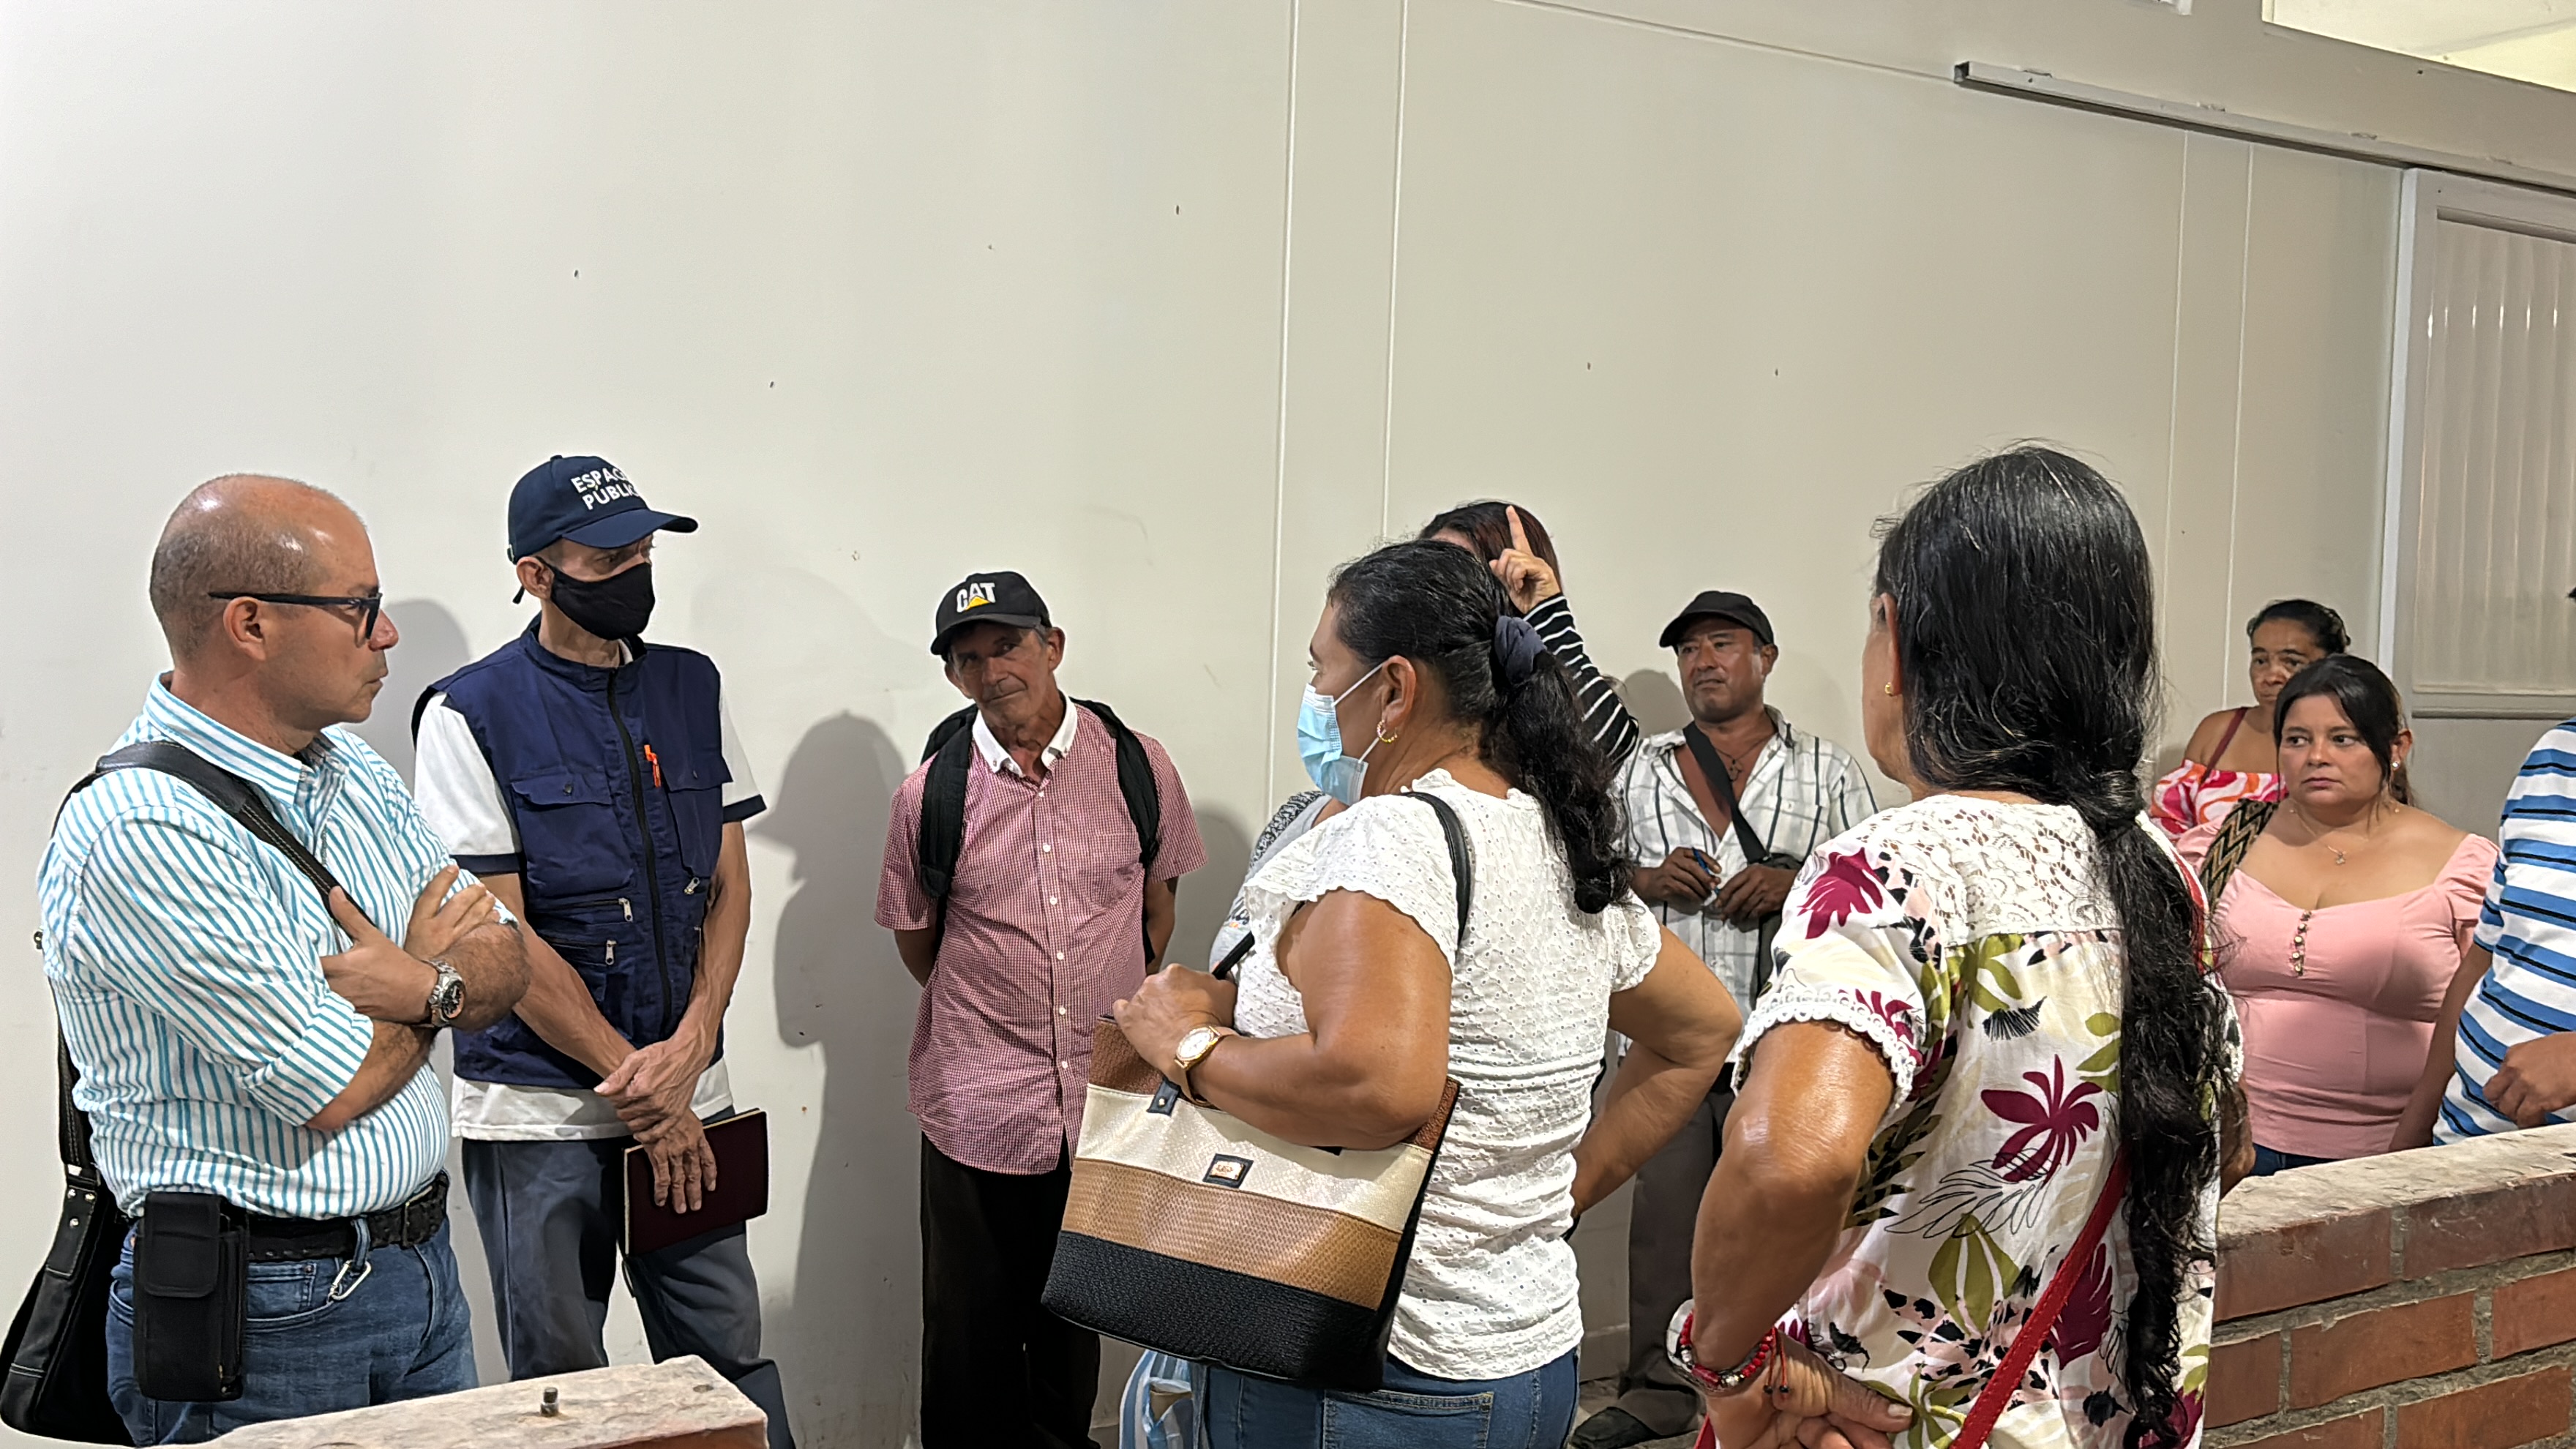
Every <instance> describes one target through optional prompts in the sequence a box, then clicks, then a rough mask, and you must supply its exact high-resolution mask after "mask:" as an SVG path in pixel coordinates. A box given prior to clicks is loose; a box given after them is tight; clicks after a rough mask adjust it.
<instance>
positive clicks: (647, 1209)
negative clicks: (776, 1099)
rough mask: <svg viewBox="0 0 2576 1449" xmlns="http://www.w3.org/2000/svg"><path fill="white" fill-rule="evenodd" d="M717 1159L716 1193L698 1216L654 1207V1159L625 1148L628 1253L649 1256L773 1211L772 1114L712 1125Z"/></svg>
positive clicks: (709, 1137)
mask: <svg viewBox="0 0 2576 1449" xmlns="http://www.w3.org/2000/svg"><path fill="white" fill-rule="evenodd" d="M707 1145H708V1146H709V1147H711V1148H713V1149H715V1154H716V1190H715V1191H713V1192H711V1193H708V1194H707V1195H706V1196H705V1198H704V1199H703V1200H702V1201H701V1203H700V1204H699V1207H698V1210H697V1211H696V1212H693V1213H675V1212H673V1211H671V1210H670V1209H669V1208H667V1207H656V1206H654V1205H653V1160H652V1159H651V1158H650V1157H648V1156H646V1155H645V1152H644V1149H643V1148H641V1147H629V1148H627V1149H626V1232H625V1240H626V1252H627V1254H628V1255H629V1256H630V1257H631V1256H633V1255H634V1254H637V1253H650V1252H652V1251H654V1250H655V1249H657V1248H667V1247H669V1246H671V1245H672V1244H673V1243H685V1242H687V1241H688V1240H689V1239H691V1238H695V1237H702V1236H704V1235H706V1234H708V1233H712V1232H714V1231H716V1230H717V1229H719V1228H729V1227H732V1226H733V1225H734V1224H736V1223H747V1222H749V1221H751V1220H752V1219H753V1218H756V1217H759V1216H760V1215H761V1214H762V1213H765V1212H767V1211H769V1114H768V1113H766V1112H763V1111H761V1110H759V1109H758V1108H753V1109H752V1110H751V1111H748V1112H738V1113H736V1114H734V1115H733V1116H731V1117H727V1118H726V1119H724V1120H723V1121H721V1122H710V1123H708V1124H707Z"/></svg>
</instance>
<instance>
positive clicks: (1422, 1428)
mask: <svg viewBox="0 0 2576 1449" xmlns="http://www.w3.org/2000/svg"><path fill="white" fill-rule="evenodd" d="M1576 1391H1577V1385H1576V1381H1575V1373H1574V1355H1573V1354H1571V1353H1569V1354H1567V1355H1566V1356H1565V1357H1563V1358H1560V1359H1558V1360H1556V1361H1555V1362H1554V1363H1550V1364H1544V1365H1541V1366H1540V1367H1538V1368H1534V1369H1531V1370H1530V1371H1529V1372H1528V1373H1525V1374H1514V1375H1513V1376H1512V1377H1510V1378H1507V1379H1482V1380H1475V1381H1462V1380H1458V1379H1435V1378H1433V1377H1431V1376H1430V1375H1429V1374H1426V1373H1421V1372H1418V1371H1416V1370H1414V1369H1412V1368H1409V1367H1407V1366H1406V1365H1405V1364H1404V1363H1403V1362H1401V1361H1400V1360H1398V1359H1397V1358H1396V1357H1395V1356H1394V1355H1393V1354H1389V1355H1387V1360H1386V1387H1384V1388H1382V1389H1380V1390H1378V1391H1377V1392H1376V1393H1373V1394H1346V1393H1337V1392H1334V1391H1332V1390H1329V1389H1301V1388H1298V1387H1296V1386H1295V1385H1293V1384H1283V1383H1279V1382H1277V1381H1276V1380H1272V1379H1258V1378H1254V1377H1252V1376H1251V1375H1249V1374H1240V1373H1236V1372H1235V1371H1234V1370H1232V1369H1229V1368H1219V1367H1218V1366H1216V1365H1215V1364H1201V1365H1199V1371H1198V1395H1197V1397H1198V1401H1199V1426H1200V1429H1201V1431H1202V1435H1203V1437H1204V1439H1205V1441H1206V1446H1207V1449H1558V1446H1560V1445H1562V1444H1563V1443H1565V1436H1566V1435H1568V1434H1570V1433H1572V1432H1573V1431H1574V1400H1575V1394H1576Z"/></svg>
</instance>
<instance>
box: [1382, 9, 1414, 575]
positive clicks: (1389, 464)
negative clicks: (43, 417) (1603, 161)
mask: <svg viewBox="0 0 2576 1449" xmlns="http://www.w3.org/2000/svg"><path fill="white" fill-rule="evenodd" d="M1412 56H1413V0H1404V10H1403V13H1402V14H1401V15H1399V16H1398V17H1397V20H1396V31H1395V165H1394V168H1393V171H1394V174H1393V176H1392V177H1391V178H1390V179H1389V183H1388V184H1389V186H1390V187H1391V188H1392V190H1393V193H1394V194H1393V196H1392V198H1391V205H1390V207H1389V209H1388V214H1387V223H1386V411H1385V414H1384V416H1383V417H1382V418H1381V419H1380V421H1379V431H1378V484H1377V533H1378V537H1379V538H1380V539H1384V538H1385V537H1386V535H1387V531H1388V528H1389V526H1390V524H1391V523H1392V522H1393V519H1392V514H1393V511H1394V507H1395V318H1396V311H1397V303H1398V296H1399V294H1398V291H1397V288H1398V287H1399V286H1400V285H1401V284H1402V281H1403V260H1404V103H1405V82H1406V81H1407V80H1408V79H1409V78H1410V77H1409V75H1408V73H1407V70H1406V66H1407V65H1408V64H1409V63H1410V62H1411V60H1412Z"/></svg>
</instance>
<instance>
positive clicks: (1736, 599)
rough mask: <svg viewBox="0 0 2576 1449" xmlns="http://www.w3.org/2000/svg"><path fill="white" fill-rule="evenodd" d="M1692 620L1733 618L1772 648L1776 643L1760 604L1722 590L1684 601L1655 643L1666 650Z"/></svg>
mask: <svg viewBox="0 0 2576 1449" xmlns="http://www.w3.org/2000/svg"><path fill="white" fill-rule="evenodd" d="M1693 619H1727V620H1732V621H1733V622H1735V623H1738V624H1741V625H1743V626H1744V627H1745V628H1747V629H1750V630H1752V631H1753V637H1754V638H1756V639H1759V640H1761V641H1762V642H1763V643H1765V644H1768V645H1771V646H1773V647H1775V648H1776V647H1778V644H1779V641H1778V640H1776V639H1774V638H1772V637H1771V616H1770V615H1768V614H1766V613H1763V612H1762V606H1761V605H1760V604H1757V603H1755V602H1753V601H1752V600H1751V599H1748V598H1746V597H1744V596H1743V595H1742V594H1736V593H1729V592H1727V591H1726V590H1724V589H1711V590H1709V591H1708V592H1707V593H1704V594H1702V595H1700V596H1699V597H1698V598H1696V599H1693V600H1691V601H1690V602H1689V603H1687V604H1684V605H1683V606H1682V611H1681V612H1680V613H1678V614H1675V615H1674V616H1673V621H1672V622H1671V623H1669V624H1666V625H1665V626H1664V637H1663V638H1662V639H1661V640H1658V641H1657V642H1658V643H1660V644H1662V645H1663V646H1664V647H1665V648H1667V649H1670V648H1672V647H1673V645H1675V644H1676V643H1679V642H1680V640H1681V637H1682V631H1683V630H1685V629H1687V628H1689V627H1690V622H1691V620H1693Z"/></svg>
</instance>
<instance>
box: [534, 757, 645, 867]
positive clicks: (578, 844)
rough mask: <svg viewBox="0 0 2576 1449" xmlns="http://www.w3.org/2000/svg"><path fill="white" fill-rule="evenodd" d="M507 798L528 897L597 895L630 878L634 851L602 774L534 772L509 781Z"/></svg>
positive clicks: (575, 771)
mask: <svg viewBox="0 0 2576 1449" xmlns="http://www.w3.org/2000/svg"><path fill="white" fill-rule="evenodd" d="M510 794H511V797H512V799H511V803H512V805H514V806H515V807H516V809H515V811H514V813H515V814H516V816H517V817H518V825H519V857H520V860H521V869H522V871H523V872H524V873H525V875H526V882H525V884H526V888H527V891H528V893H529V894H530V895H531V896H537V897H543V896H554V897H558V898H560V897H565V896H576V897H577V896H592V895H603V894H607V893H609V892H613V891H616V890H618V889H619V888H620V887H622V886H624V885H626V884H627V883H628V882H629V881H630V880H631V879H632V878H633V876H634V870H635V867H634V863H633V861H632V859H631V857H632V856H633V854H634V850H633V848H632V846H631V845H630V844H629V843H628V841H627V840H626V836H625V832H624V831H622V830H620V829H619V828H618V824H617V806H616V803H615V802H614V801H613V800H612V799H611V797H610V796H609V793H608V781H607V779H606V778H605V777H604V776H602V775H600V774H598V773H596V772H594V771H587V770H544V771H538V772H535V773H531V774H526V775H521V776H519V777H517V778H515V779H513V780H511V781H510Z"/></svg>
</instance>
